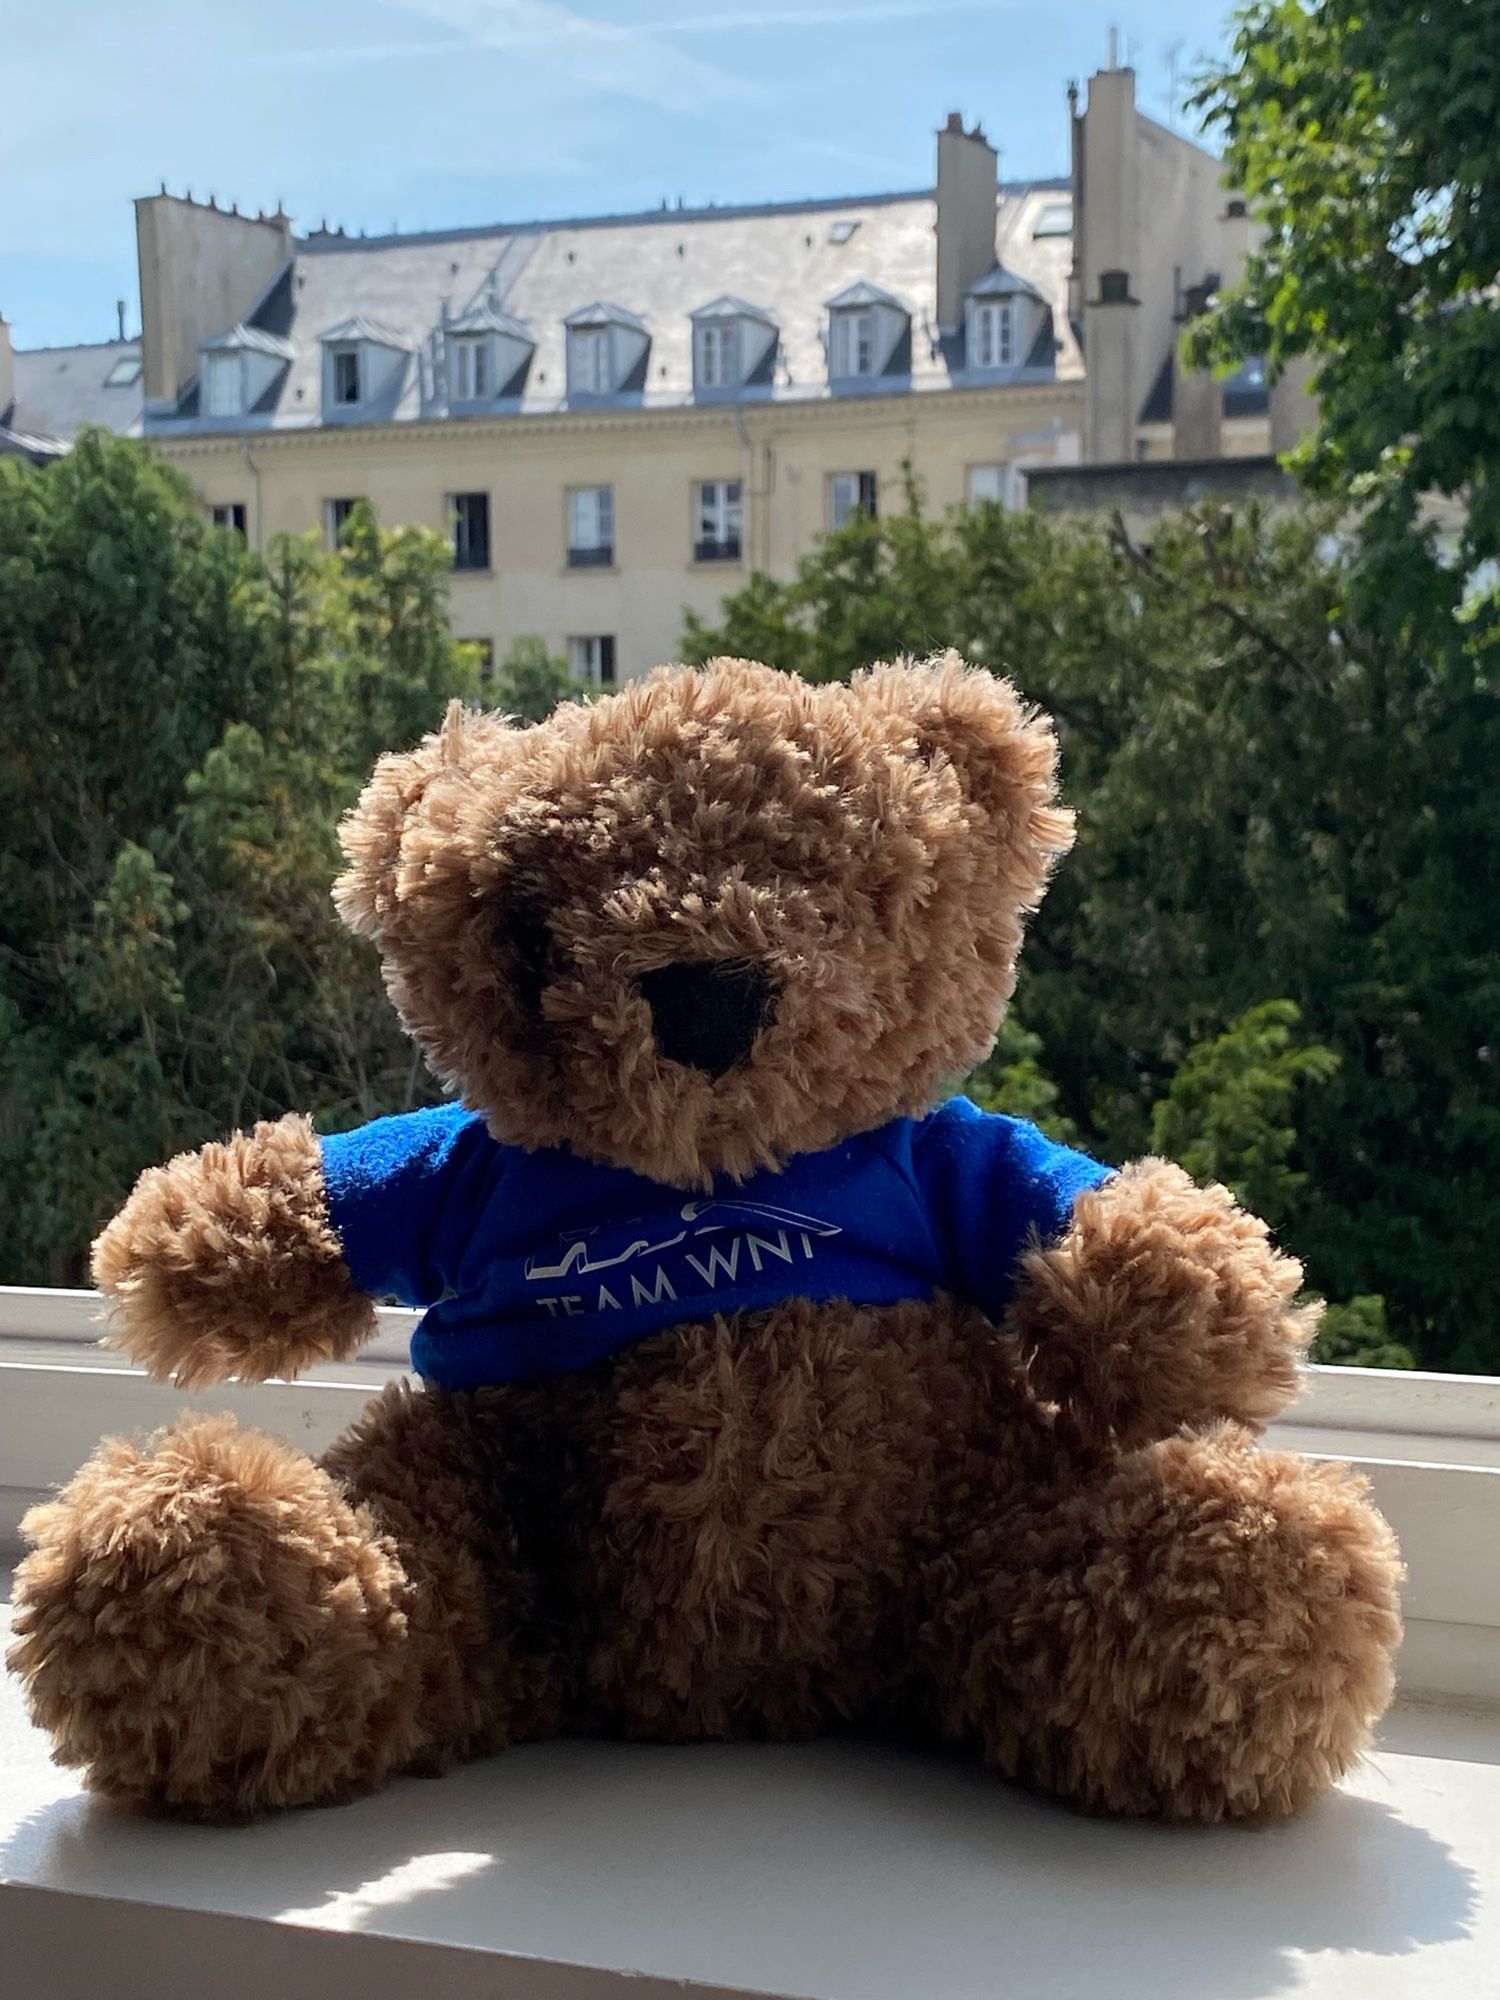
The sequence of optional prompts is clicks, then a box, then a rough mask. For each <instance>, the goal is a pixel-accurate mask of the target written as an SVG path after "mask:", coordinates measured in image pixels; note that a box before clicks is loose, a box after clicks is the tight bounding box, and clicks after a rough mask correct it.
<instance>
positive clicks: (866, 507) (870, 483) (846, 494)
mask: <svg viewBox="0 0 1500 2000" xmlns="http://www.w3.org/2000/svg"><path fill="white" fill-rule="evenodd" d="M875 512H876V505H875V475H874V473H873V472H835V473H834V474H833V476H832V478H830V480H829V482H828V525H829V527H830V529H834V530H837V529H839V528H842V527H843V525H844V523H845V522H846V521H848V520H852V519H853V517H854V516H855V515H856V514H866V515H868V516H869V518H870V519H871V520H872V521H873V520H874V518H875Z"/></svg>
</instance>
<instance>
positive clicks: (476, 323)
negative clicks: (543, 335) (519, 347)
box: [448, 306, 531, 340]
mask: <svg viewBox="0 0 1500 2000" xmlns="http://www.w3.org/2000/svg"><path fill="white" fill-rule="evenodd" d="M448 331H449V333H503V334H506V335H508V337H509V338H510V339H512V340H530V338H531V328H530V327H529V326H527V325H525V324H524V322H522V321H521V320H518V319H516V318H515V317H514V315H513V314H511V313H503V312H497V311H496V310H495V308H494V307H493V306H475V308H474V310H473V311H472V312H466V313H455V314H454V315H453V317H452V318H451V319H450V320H449V321H448Z"/></svg>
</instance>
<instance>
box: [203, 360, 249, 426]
mask: <svg viewBox="0 0 1500 2000" xmlns="http://www.w3.org/2000/svg"><path fill="white" fill-rule="evenodd" d="M244 384H245V365H244V362H243V361H242V360H241V358H240V356H239V355H238V354H206V355H204V357H203V414H204V416H206V417H239V416H243V415H244V412H245V386H244Z"/></svg>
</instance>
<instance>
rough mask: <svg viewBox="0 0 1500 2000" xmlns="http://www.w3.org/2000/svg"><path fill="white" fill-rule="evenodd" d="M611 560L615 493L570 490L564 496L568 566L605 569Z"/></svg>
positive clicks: (601, 489)
mask: <svg viewBox="0 0 1500 2000" xmlns="http://www.w3.org/2000/svg"><path fill="white" fill-rule="evenodd" d="M614 559H615V489H614V488H613V487H612V486H574V487H572V488H571V489H570V490H569V493H568V566H569V568H570V569H607V568H608V567H609V565H610V564H611V563H612V562H613V561H614Z"/></svg>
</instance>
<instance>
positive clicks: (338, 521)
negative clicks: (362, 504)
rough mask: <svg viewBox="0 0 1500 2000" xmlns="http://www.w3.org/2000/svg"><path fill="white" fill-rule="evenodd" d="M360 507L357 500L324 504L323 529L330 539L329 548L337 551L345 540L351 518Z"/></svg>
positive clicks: (330, 501) (326, 502)
mask: <svg viewBox="0 0 1500 2000" xmlns="http://www.w3.org/2000/svg"><path fill="white" fill-rule="evenodd" d="M358 505H359V502H358V501H357V500H325V501H324V502H323V529H324V533H325V534H326V535H327V537H328V546H329V548H331V549H336V548H338V546H339V545H340V543H341V542H342V541H343V539H344V530H345V529H346V528H347V527H348V525H349V516H350V515H351V514H352V513H353V512H354V510H355V508H356V507H357V506H358Z"/></svg>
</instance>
